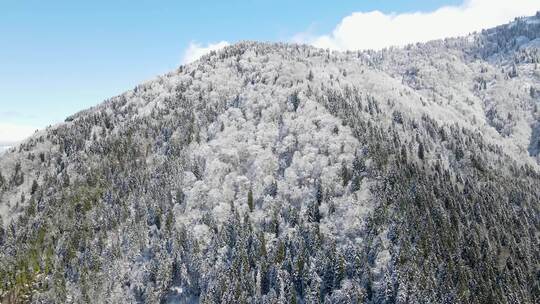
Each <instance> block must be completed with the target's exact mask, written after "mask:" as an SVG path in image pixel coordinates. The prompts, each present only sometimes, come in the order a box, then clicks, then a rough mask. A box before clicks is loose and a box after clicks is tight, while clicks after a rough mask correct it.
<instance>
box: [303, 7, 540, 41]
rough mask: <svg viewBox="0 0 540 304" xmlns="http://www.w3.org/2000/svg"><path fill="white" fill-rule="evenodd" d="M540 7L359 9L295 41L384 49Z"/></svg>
mask: <svg viewBox="0 0 540 304" xmlns="http://www.w3.org/2000/svg"><path fill="white" fill-rule="evenodd" d="M539 9H540V0H465V1H464V2H463V4H461V5H459V6H446V7H441V8H439V9H437V10H435V11H432V12H416V13H402V14H396V13H392V14H384V13H381V12H379V11H372V12H356V13H353V14H351V15H350V16H347V17H345V18H344V19H343V20H341V22H340V23H339V24H338V25H337V27H336V28H335V29H334V30H333V32H332V33H331V34H328V35H322V36H315V37H313V36H310V35H309V34H306V33H301V34H298V35H296V36H295V37H294V38H293V41H295V42H299V41H300V42H303V43H309V44H312V45H314V46H316V47H321V48H330V49H335V50H362V49H382V48H385V47H389V46H404V45H406V44H409V43H414V42H426V41H429V40H434V39H441V38H445V37H455V36H461V35H466V34H469V33H471V32H474V31H479V30H482V29H485V28H489V27H493V26H496V25H500V24H503V23H506V22H509V21H511V20H513V19H514V18H515V17H519V16H528V15H534V14H535V13H536V11H537V10H539Z"/></svg>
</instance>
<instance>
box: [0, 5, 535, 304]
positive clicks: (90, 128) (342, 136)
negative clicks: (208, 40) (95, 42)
mask: <svg viewBox="0 0 540 304" xmlns="http://www.w3.org/2000/svg"><path fill="white" fill-rule="evenodd" d="M539 46H540V15H537V16H534V17H529V18H520V19H516V21H514V22H512V23H511V24H508V25H502V26H500V27H497V28H494V29H490V30H485V31H483V32H481V33H474V34H471V35H469V36H467V37H462V38H452V39H446V40H441V41H433V42H429V43H425V44H416V45H409V46H407V47H404V48H391V49H385V50H382V51H377V52H375V51H363V52H345V53H340V52H332V51H329V50H324V49H316V48H313V47H309V46H303V45H294V44H270V43H256V42H242V43H239V44H236V45H233V46H229V47H226V48H225V49H223V50H221V51H219V52H217V53H216V52H212V53H211V54H209V55H207V56H205V57H203V58H202V59H201V60H199V61H197V62H195V63H192V64H189V65H185V66H181V67H180V68H178V69H177V70H175V71H173V72H171V73H169V74H167V75H163V76H160V77H158V78H157V79H155V80H152V81H149V82H147V83H144V84H141V85H139V86H137V87H136V88H134V89H133V90H131V91H129V92H126V93H124V94H122V95H120V96H117V97H114V98H111V99H110V100H107V101H105V102H104V103H102V104H100V105H98V106H96V107H93V108H90V109H88V110H84V111H82V112H80V113H77V114H75V115H73V116H70V117H68V118H67V119H66V121H65V123H62V124H59V125H56V126H51V127H49V128H47V129H46V130H42V131H39V132H37V133H36V134H34V135H33V136H32V137H31V138H29V139H28V140H26V141H25V142H23V143H21V144H19V145H18V146H15V147H12V148H10V149H9V150H8V151H7V152H5V153H3V154H0V299H2V298H3V299H5V300H6V301H23V302H24V301H29V302H35V303H194V302H195V303H196V302H201V303H538V302H539V301H540V282H539V271H540V268H539V264H538V261H540V249H539V248H540V242H539V236H540V234H539V231H540V217H539V202H540V171H539V169H540V167H539V164H540V111H539V109H538V106H539V105H540V68H539V67H538V64H539V63H540V53H539Z"/></svg>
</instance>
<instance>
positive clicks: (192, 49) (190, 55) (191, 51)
mask: <svg viewBox="0 0 540 304" xmlns="http://www.w3.org/2000/svg"><path fill="white" fill-rule="evenodd" d="M228 45H230V44H229V42H227V41H220V42H217V43H209V44H207V45H206V46H203V45H201V44H199V43H197V42H193V41H192V42H191V43H190V44H189V46H188V48H187V50H186V51H185V52H184V57H183V58H182V64H187V63H191V62H193V61H195V60H197V59H199V58H201V57H202V56H204V55H206V54H208V53H210V52H211V51H217V50H219V49H221V48H224V47H226V46H228Z"/></svg>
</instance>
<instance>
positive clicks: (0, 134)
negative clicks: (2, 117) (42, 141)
mask: <svg viewBox="0 0 540 304" xmlns="http://www.w3.org/2000/svg"><path fill="white" fill-rule="evenodd" d="M36 129H37V128H36V127H32V126H28V125H20V124H13V123H4V122H0V146H11V145H14V144H16V143H18V142H20V141H22V140H23V139H25V138H27V137H29V136H30V135H32V134H33V133H34V132H35V131H36Z"/></svg>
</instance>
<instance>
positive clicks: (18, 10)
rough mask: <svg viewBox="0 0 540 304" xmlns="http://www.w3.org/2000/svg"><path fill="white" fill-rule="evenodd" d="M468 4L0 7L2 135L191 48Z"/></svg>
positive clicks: (0, 2) (108, 92)
mask: <svg viewBox="0 0 540 304" xmlns="http://www.w3.org/2000/svg"><path fill="white" fill-rule="evenodd" d="M472 1H479V0H472ZM519 1H522V0H519ZM525 1H529V0H525ZM530 1H537V0H530ZM509 2H512V1H509ZM462 3H463V0H457V1H456V0H446V1H441V0H430V1H428V0H412V1H411V0H407V1H367V0H364V1H352V0H350V1H314V0H312V1H300V0H297V1H294V0H289V1H281V0H280V1H268V0H266V1H264V0H248V1H235V0H230V1H203V0H199V1H193V2H188V1H149V0H148V1H147V0H145V1H126V0H119V1H110V0H109V1H101V0H94V1H54V0H51V1H39V0H25V1H21V0H0V133H1V132H2V129H1V128H2V123H9V124H16V125H25V126H32V127H38V128H42V127H44V126H46V125H49V124H53V123H56V122H60V121H63V119H64V118H65V117H66V116H68V115H70V114H72V113H74V112H77V111H79V110H81V109H84V108H87V107H90V106H92V105H95V104H97V103H99V102H101V101H103V100H104V99H105V98H107V97H111V96H114V95H118V94H120V93H122V92H124V91H126V90H129V89H131V88H133V87H134V86H135V85H136V84H138V83H140V82H142V81H145V80H148V79H152V78H153V77H155V76H156V75H158V74H161V73H164V72H167V71H169V70H172V69H174V68H175V67H177V66H179V65H180V63H181V61H182V57H183V54H184V52H185V50H186V49H187V48H188V46H189V45H190V43H191V42H198V43H200V44H202V45H205V44H207V43H215V42H218V41H222V40H225V41H228V42H230V43H234V42H237V41H240V40H262V41H292V40H293V39H294V37H295V36H297V35H298V34H299V33H303V34H305V35H307V36H310V37H317V36H319V35H321V36H322V35H326V34H329V33H332V31H333V30H334V29H335V28H336V26H337V25H338V24H340V22H341V21H342V20H343V18H344V17H346V16H349V15H351V14H352V13H354V12H370V11H373V10H378V11H381V12H383V13H384V14H391V13H396V14H400V13H406V12H416V11H422V12H432V11H434V10H436V9H437V8H440V7H442V6H446V5H451V6H458V5H460V4H462ZM336 39H337V38H336ZM306 42H309V41H306ZM314 44H315V45H316V43H314ZM336 45H337V44H336ZM4 131H5V130H4ZM1 141H2V138H1V136H0V142H1Z"/></svg>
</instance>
